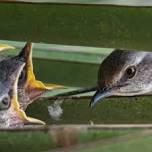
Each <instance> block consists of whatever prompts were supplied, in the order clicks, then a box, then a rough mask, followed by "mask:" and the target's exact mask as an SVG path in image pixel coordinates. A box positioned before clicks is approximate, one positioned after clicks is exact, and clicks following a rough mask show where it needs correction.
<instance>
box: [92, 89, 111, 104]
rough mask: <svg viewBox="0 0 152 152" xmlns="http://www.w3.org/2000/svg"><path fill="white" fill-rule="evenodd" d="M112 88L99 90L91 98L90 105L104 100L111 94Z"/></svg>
mask: <svg viewBox="0 0 152 152" xmlns="http://www.w3.org/2000/svg"><path fill="white" fill-rule="evenodd" d="M111 90H112V89H111V88H104V89H102V90H97V91H96V93H95V94H94V96H93V97H92V98H91V101H90V104H89V105H90V107H93V106H94V105H95V104H96V103H97V102H99V101H102V99H103V98H105V97H109V96H111V95H112V94H111Z"/></svg>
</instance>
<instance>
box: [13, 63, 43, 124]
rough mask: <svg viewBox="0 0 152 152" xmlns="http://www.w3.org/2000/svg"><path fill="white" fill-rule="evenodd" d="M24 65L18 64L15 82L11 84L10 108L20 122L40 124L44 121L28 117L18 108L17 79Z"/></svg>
mask: <svg viewBox="0 0 152 152" xmlns="http://www.w3.org/2000/svg"><path fill="white" fill-rule="evenodd" d="M24 66H25V65H24V64H23V65H22V66H20V68H19V69H18V70H17V71H16V72H17V74H16V75H17V76H16V79H15V83H14V85H13V92H12V96H11V108H12V109H13V111H14V112H15V113H16V116H17V118H19V119H20V120H21V121H22V122H24V124H40V125H44V124H45V122H43V121H41V120H38V119H35V118H31V117H28V116H27V115H26V113H25V112H24V111H23V110H21V109H20V105H19V102H18V91H17V90H18V89H17V86H18V79H19V75H20V73H21V71H22V70H23V67H24Z"/></svg>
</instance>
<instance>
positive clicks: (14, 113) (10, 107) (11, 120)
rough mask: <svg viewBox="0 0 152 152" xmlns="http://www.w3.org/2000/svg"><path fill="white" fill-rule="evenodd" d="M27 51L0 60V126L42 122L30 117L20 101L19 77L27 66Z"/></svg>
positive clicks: (19, 125) (8, 126)
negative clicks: (20, 104)
mask: <svg viewBox="0 0 152 152" xmlns="http://www.w3.org/2000/svg"><path fill="white" fill-rule="evenodd" d="M25 58H26V52H25V50H22V51H21V52H20V53H19V54H18V55H17V56H14V57H10V58H6V59H3V60H2V61H0V128H17V127H24V125H26V124H42V125H44V124H45V123H44V122H43V121H41V120H38V119H35V118H32V117H28V116H27V115H26V113H25V112H24V111H23V110H22V109H21V108H20V106H19V102H18V89H17V88H18V79H19V76H20V73H21V71H22V70H23V68H24V66H25Z"/></svg>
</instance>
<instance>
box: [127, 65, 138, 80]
mask: <svg viewBox="0 0 152 152" xmlns="http://www.w3.org/2000/svg"><path fill="white" fill-rule="evenodd" d="M126 74H127V77H128V78H129V79H131V78H133V77H134V76H135V74H136V67H135V66H131V67H128V68H127V69H126Z"/></svg>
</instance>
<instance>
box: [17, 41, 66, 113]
mask: <svg viewBox="0 0 152 152" xmlns="http://www.w3.org/2000/svg"><path fill="white" fill-rule="evenodd" d="M23 50H24V51H25V52H26V54H27V55H26V59H25V66H24V68H23V70H22V72H21V74H20V77H19V82H18V98H19V104H20V108H21V109H23V110H24V111H25V110H26V108H27V106H28V105H29V104H31V103H33V101H36V99H38V98H39V97H40V96H41V95H42V94H44V93H45V92H47V91H50V90H54V89H61V88H64V86H62V85H58V84H44V83H43V82H42V81H39V80H37V79H36V78H35V75H34V72H33V62H32V43H26V45H25V46H24V48H23Z"/></svg>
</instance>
